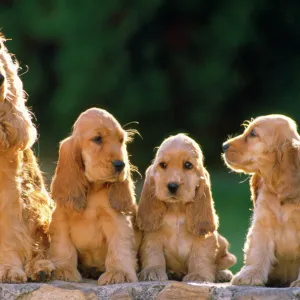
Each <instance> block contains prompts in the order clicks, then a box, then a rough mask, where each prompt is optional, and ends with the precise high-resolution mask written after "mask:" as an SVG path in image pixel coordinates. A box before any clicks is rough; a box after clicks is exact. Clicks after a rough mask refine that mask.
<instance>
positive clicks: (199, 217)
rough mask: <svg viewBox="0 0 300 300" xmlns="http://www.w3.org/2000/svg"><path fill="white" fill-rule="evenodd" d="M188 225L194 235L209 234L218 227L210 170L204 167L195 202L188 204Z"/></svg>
mask: <svg viewBox="0 0 300 300" xmlns="http://www.w3.org/2000/svg"><path fill="white" fill-rule="evenodd" d="M186 217H187V227H188V230H189V231H190V232H191V233H192V234H193V235H209V234H212V233H213V232H214V231H215V230H217V228H218V216H217V215H216V212H215V207H214V201H213V198H212V195H211V190H210V178H209V174H208V172H207V171H206V170H205V169H203V173H202V176H201V178H200V184H199V187H198V188H197V191H196V195H195V198H194V202H192V203H190V204H188V205H187V209H186Z"/></svg>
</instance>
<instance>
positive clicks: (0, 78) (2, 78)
mask: <svg viewBox="0 0 300 300" xmlns="http://www.w3.org/2000/svg"><path fill="white" fill-rule="evenodd" d="M3 82H4V76H3V75H2V74H0V86H1V85H2V83H3Z"/></svg>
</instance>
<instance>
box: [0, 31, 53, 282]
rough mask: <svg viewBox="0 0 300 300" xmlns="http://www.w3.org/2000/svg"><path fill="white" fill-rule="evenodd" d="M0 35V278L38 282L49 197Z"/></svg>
mask: <svg viewBox="0 0 300 300" xmlns="http://www.w3.org/2000/svg"><path fill="white" fill-rule="evenodd" d="M4 42H5V39H4V37H3V36H1V35H0V162H1V163H0V282H15V283H20V282H25V281H27V279H28V278H30V279H31V280H44V279H46V278H47V277H50V276H51V271H52V270H53V266H52V265H51V263H49V262H48V261H46V260H44V259H45V256H46V252H47V249H48V247H49V236H48V227H49V223H50V218H51V205H52V202H51V199H50V198H49V196H48V194H47V192H46V189H45V186H44V181H43V178H42V175H41V172H40V169H39V167H38V164H37V162H36V158H35V156H34V154H33V152H32V150H31V149H30V147H31V146H32V144H33V143H34V142H35V139H36V129H35V127H34V125H33V124H32V121H31V117H30V114H29V111H28V109H27V107H26V106H25V101H26V99H25V92H24V91H23V85H22V81H21V80H20V78H19V76H18V68H19V66H18V63H17V62H16V61H14V60H13V59H12V57H11V55H10V54H9V53H8V50H7V49H6V47H5V45H4Z"/></svg>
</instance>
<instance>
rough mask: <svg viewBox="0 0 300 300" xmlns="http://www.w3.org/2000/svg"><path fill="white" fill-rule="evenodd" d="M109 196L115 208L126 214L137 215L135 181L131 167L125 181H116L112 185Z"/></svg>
mask: <svg viewBox="0 0 300 300" xmlns="http://www.w3.org/2000/svg"><path fill="white" fill-rule="evenodd" d="M108 198H109V202H110V205H111V207H112V208H113V209H115V210H117V211H119V212H121V213H124V214H125V215H133V216H136V201H135V191H134V182H133V180H132V178H131V172H130V170H129V168H128V171H127V176H126V179H125V181H122V182H114V183H112V184H111V185H110V187H109V192H108Z"/></svg>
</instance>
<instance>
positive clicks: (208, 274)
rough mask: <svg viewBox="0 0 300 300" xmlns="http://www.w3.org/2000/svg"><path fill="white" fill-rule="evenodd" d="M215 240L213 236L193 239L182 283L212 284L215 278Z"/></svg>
mask: <svg viewBox="0 0 300 300" xmlns="http://www.w3.org/2000/svg"><path fill="white" fill-rule="evenodd" d="M216 254H217V240H216V236H215V235H211V236H209V237H207V238H205V237H204V236H203V237H195V238H194V242H193V245H192V248H191V252H190V255H189V258H188V274H187V275H186V276H184V278H183V281H193V282H203V281H209V282H214V281H215V277H216V264H215V261H216Z"/></svg>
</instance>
